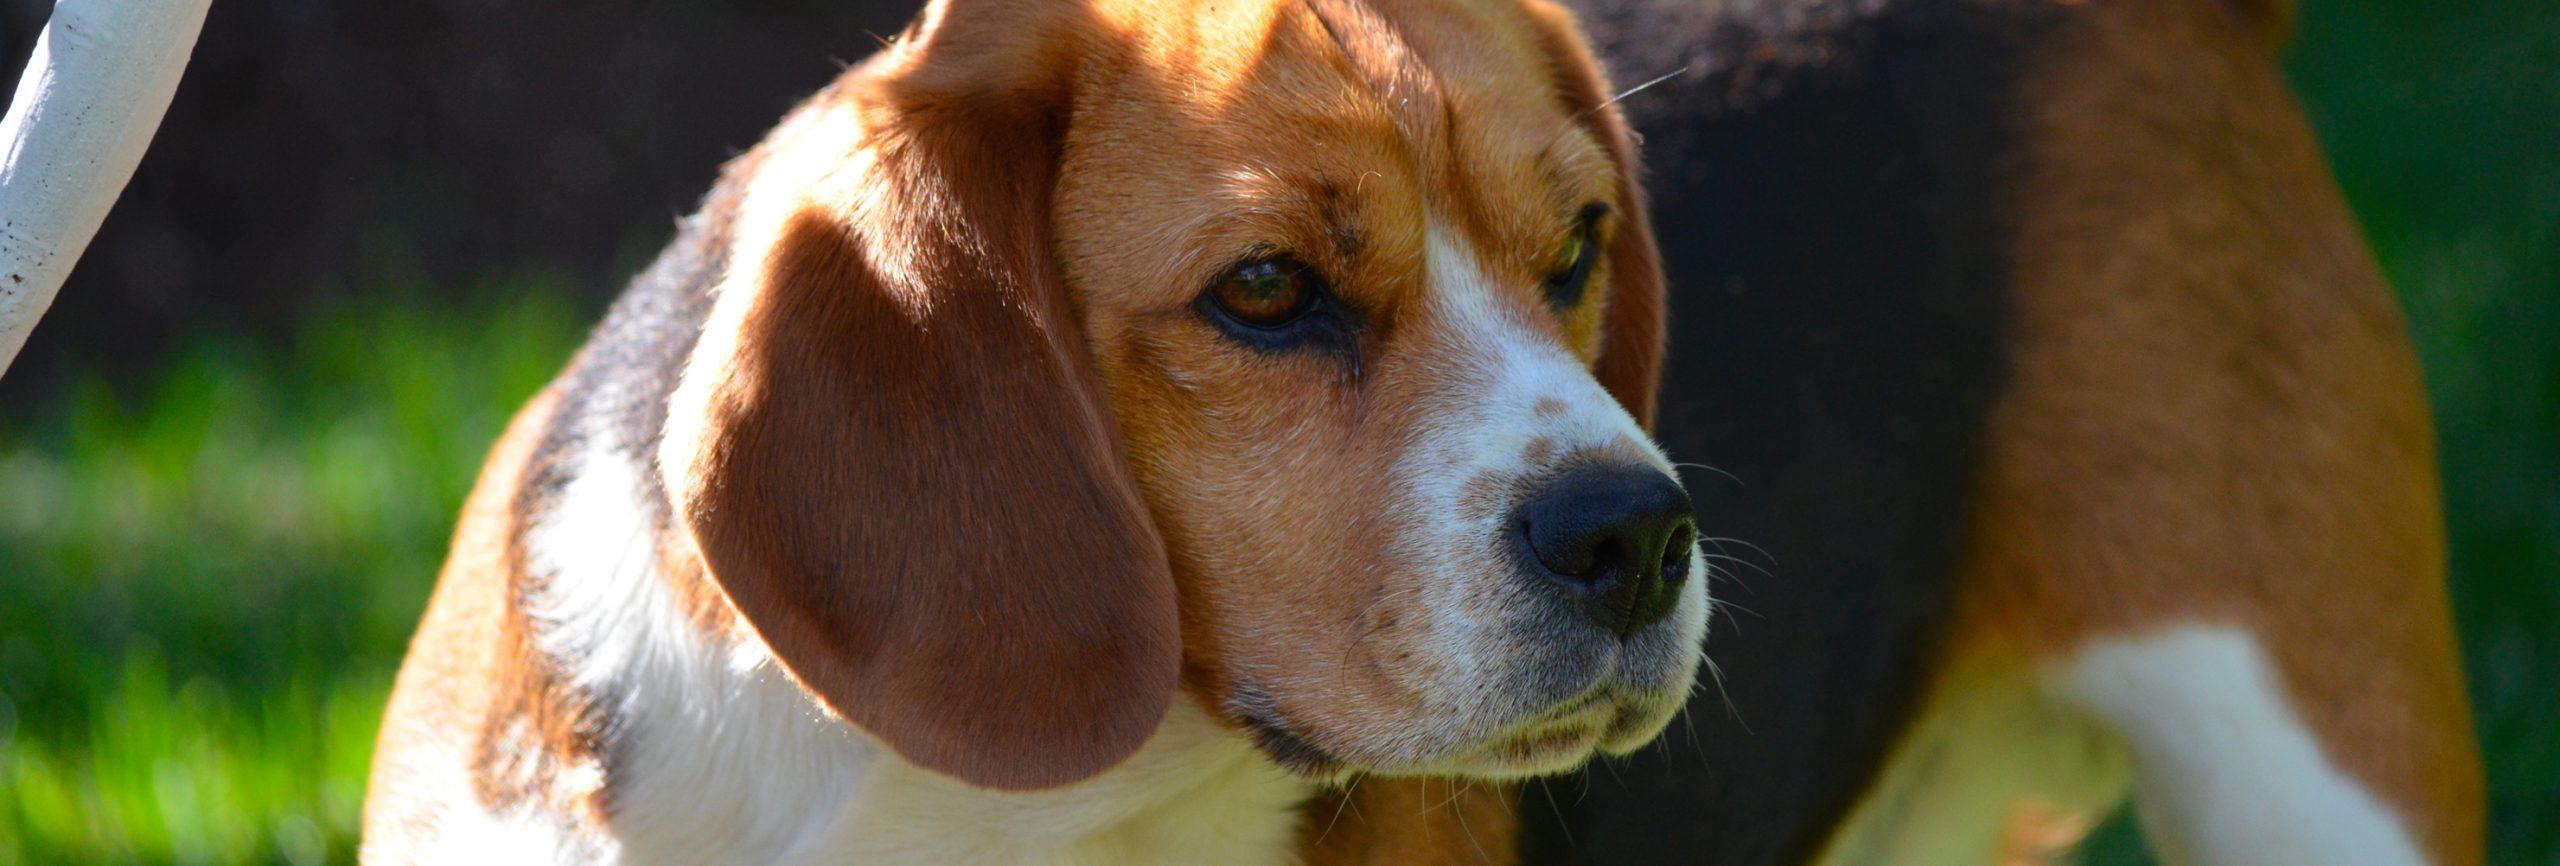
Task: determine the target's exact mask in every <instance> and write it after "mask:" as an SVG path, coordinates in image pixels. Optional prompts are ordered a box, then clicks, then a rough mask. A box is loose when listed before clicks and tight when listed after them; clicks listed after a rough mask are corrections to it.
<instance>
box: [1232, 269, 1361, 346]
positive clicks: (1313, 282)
mask: <svg viewBox="0 0 2560 866" xmlns="http://www.w3.org/2000/svg"><path fill="white" fill-rule="evenodd" d="M1194 307H1195V308H1196V309H1198V310H1199V311H1200V316H1201V318H1204V319H1207V320H1209V323H1210V324H1212V325H1216V326H1217V327H1218V330H1220V331H1224V332H1226V335H1227V336H1228V337H1229V338H1231V339H1233V340H1235V341H1236V342H1239V343H1243V344H1245V345H1247V346H1251V347H1253V348H1256V349H1260V350H1263V351H1266V352H1281V351H1289V350H1293V349H1296V348H1298V347H1300V346H1308V345H1313V346H1316V347H1319V348H1324V349H1332V350H1348V349H1350V347H1351V343H1352V340H1351V334H1352V331H1353V330H1355V329H1356V328H1357V327H1358V325H1359V320H1360V317H1359V315H1358V314H1357V312H1355V311H1354V310H1352V309H1351V308H1350V307H1349V306H1347V305H1345V304H1343V303H1342V302H1341V301H1340V300H1338V299H1336V298H1334V296H1333V293H1332V290H1331V289H1330V288H1328V287H1327V286H1326V285H1325V282H1324V276H1323V275H1322V274H1321V273H1319V272H1318V271H1317V270H1316V269H1315V267H1314V266H1312V265H1309V264H1307V263H1306V262H1303V261H1299V260H1298V259H1295V258H1292V257H1290V256H1287V255H1259V256H1255V257H1253V258H1249V259H1246V260H1244V261H1243V262H1240V263H1238V264H1237V265H1236V266H1234V267H1231V268H1228V269H1227V271H1226V273H1223V274H1219V275H1218V278H1217V279H1216V280H1215V281H1212V282H1211V283H1209V289H1208V290H1207V291H1204V292H1201V293H1200V301H1199V303H1197V304H1195V305H1194Z"/></svg>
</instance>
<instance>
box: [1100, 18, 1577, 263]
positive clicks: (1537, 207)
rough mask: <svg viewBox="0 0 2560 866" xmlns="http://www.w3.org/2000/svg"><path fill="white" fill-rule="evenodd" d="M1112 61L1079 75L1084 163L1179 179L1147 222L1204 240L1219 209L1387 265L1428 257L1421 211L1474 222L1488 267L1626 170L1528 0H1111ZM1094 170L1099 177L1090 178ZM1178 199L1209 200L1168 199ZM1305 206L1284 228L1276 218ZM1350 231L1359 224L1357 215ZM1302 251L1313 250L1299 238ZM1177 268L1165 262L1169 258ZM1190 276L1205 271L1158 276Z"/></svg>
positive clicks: (1208, 246)
mask: <svg viewBox="0 0 2560 866" xmlns="http://www.w3.org/2000/svg"><path fill="white" fill-rule="evenodd" d="M1104 10H1105V11H1106V12H1107V13H1109V14H1106V15H1105V16H1104V17H1103V18H1102V19H1101V21H1100V24H1101V26H1102V30H1103V33H1104V34H1105V39H1106V43H1105V44H1106V45H1108V46H1109V47H1108V48H1106V49H1105V50H1106V51H1107V52H1108V53H1109V55H1110V56H1111V58H1112V59H1111V62H1109V63H1106V64H1104V65H1103V67H1104V69H1105V71H1104V72H1102V73H1101V74H1093V73H1092V72H1090V71H1089V72H1088V73H1087V74H1086V75H1085V76H1084V78H1083V88H1084V91H1085V92H1084V94H1083V96H1082V97H1081V99H1080V105H1081V106H1082V107H1083V109H1085V110H1083V111H1081V112H1080V119H1079V120H1078V121H1077V122H1076V123H1077V126H1078V129H1077V132H1076V133H1075V135H1076V136H1077V138H1076V140H1077V141H1079V142H1080V143H1082V144H1086V145H1100V146H1098V147H1087V148H1083V149H1082V150H1081V153H1079V154H1078V155H1077V156H1076V157H1075V158H1074V159H1073V160H1072V161H1075V162H1078V163H1079V168H1084V169H1090V168H1093V167H1096V166H1097V165H1101V166H1103V168H1104V170H1103V171H1100V172H1092V173H1088V174H1086V175H1085V176H1083V177H1078V178H1071V180H1070V183H1077V184H1085V183H1090V182H1094V181H1097V180H1099V179H1100V178H1104V177H1108V178H1110V179H1111V180H1110V181H1108V182H1105V183H1101V184H1093V185H1109V184H1116V185H1118V186H1119V187H1120V188H1122V189H1124V190H1144V189H1152V190H1158V191H1162V192H1166V193H1172V194H1173V195H1172V196H1170V197H1148V196H1145V195H1144V194H1143V193H1132V194H1134V195H1139V196H1140V197H1142V198H1148V199H1151V201H1150V202H1148V203H1149V204H1152V205H1153V206H1142V207H1138V208H1130V209H1122V212H1123V213H1126V212H1128V211H1129V210H1137V211H1143V212H1145V214H1146V215H1144V216H1141V217H1137V219H1138V220H1139V221H1140V222H1141V223H1143V224H1144V227H1143V228H1142V229H1140V230H1137V231H1135V232H1134V234H1135V235H1137V236H1144V237H1153V238H1164V239H1173V240H1175V241H1176V245H1177V246H1183V247H1201V248H1200V249H1198V250H1197V252H1198V253H1200V255H1196V256H1195V255H1191V254H1189V251H1186V252H1185V253H1184V254H1181V255H1177V256H1176V257H1175V260H1176V261H1179V262H1192V263H1201V262H1207V263H1209V264H1215V263H1216V262H1215V260H1218V259H1221V258H1225V257H1232V254H1233V251H1232V250H1223V249H1217V248H1215V247H1216V246H1217V244H1219V243H1222V242H1224V239H1219V238H1209V237H1207V235H1213V234H1215V233H1216V232H1215V231H1209V232H1204V231H1203V228H1204V227H1208V228H1211V229H1214V228H1215V227H1216V225H1217V224H1218V223H1220V222H1222V221H1226V222H1232V221H1238V220H1242V221H1247V222H1256V223H1259V224H1260V225H1259V227H1258V228H1254V229H1246V230H1239V231H1238V232H1236V234H1239V235H1245V234H1254V233H1256V232H1260V233H1261V235H1262V236H1263V237H1262V239H1264V240H1268V239H1270V236H1272V235H1275V234H1277V235H1280V236H1282V237H1285V238H1292V239H1294V238H1312V237H1323V236H1326V235H1327V234H1328V233H1330V234H1331V236H1332V240H1331V241H1328V245H1339V246H1346V247H1359V248H1360V249H1361V250H1362V251H1363V252H1365V253H1367V254H1370V255H1372V256H1375V257H1377V259H1376V260H1373V261H1371V262H1370V263H1369V264H1370V265H1371V266H1374V267H1375V268H1377V270H1378V271H1379V272H1385V273H1394V272H1418V268H1419V267H1420V266H1421V265H1422V264H1423V258H1424V252H1425V245H1426V244H1425V237H1424V236H1425V234H1426V233H1427V229H1426V226H1434V225H1436V226H1437V227H1438V228H1439V230H1442V231H1454V232H1458V233H1462V234H1463V235H1464V237H1462V238H1458V239H1457V240H1461V241H1463V246H1464V247H1465V248H1466V249H1468V250H1470V251H1472V252H1474V253H1475V254H1478V255H1481V256H1483V257H1485V258H1486V262H1485V264H1486V265H1487V266H1488V267H1489V268H1490V269H1491V270H1493V271H1495V272H1499V273H1504V274H1511V273H1526V272H1529V271H1532V270H1535V269H1537V268H1540V267H1542V266H1544V265H1546V264H1547V263H1548V262H1549V260H1550V259H1551V258H1552V256H1553V255H1554V249H1555V245H1556V244H1557V243H1558V239H1559V238H1560V237H1561V236H1562V235H1563V234H1565V233H1566V232H1567V231H1569V230H1570V228H1571V225H1572V221H1573V219H1574V215H1575V214H1576V212H1577V211H1579V210H1580V209H1581V208H1582V206H1583V205H1585V204H1587V203H1589V202H1593V201H1608V200H1609V199H1611V198H1612V197H1613V196H1612V195H1611V192H1612V189H1613V187H1614V184H1615V183H1616V179H1615V176H1614V168H1613V163H1612V162H1611V160H1610V158H1609V155H1608V152H1607V151H1606V150H1605V149H1604V148H1603V147H1602V146H1601V144H1600V142H1599V140H1598V139H1597V138H1596V137H1595V136H1594V134H1593V132H1592V130H1591V128H1590V126H1589V124H1587V123H1586V122H1584V121H1585V120H1586V119H1585V118H1581V117H1577V116H1575V115H1574V114H1572V113H1571V112H1570V111H1568V109H1567V106H1566V102H1565V100H1564V99H1563V98H1562V95H1561V92H1560V90H1559V84H1558V81H1557V79H1556V71H1555V68H1554V64H1555V63H1557V62H1558V60H1557V59H1556V58H1553V57H1549V56H1548V55H1547V53H1546V50H1545V48H1544V44H1545V43H1544V42H1543V41H1542V40H1541V37H1540V34H1539V32H1538V31H1537V30H1536V25H1535V24H1534V23H1533V22H1532V21H1530V20H1529V19H1528V18H1527V17H1526V16H1525V15H1524V14H1522V10H1520V9H1519V8H1517V7H1516V6H1510V5H1498V6H1492V5H1489V6H1484V7H1478V6H1473V5H1468V4H1465V3H1456V2H1444V0H1411V2H1407V0H1274V2H1268V3H1242V4H1235V3H1227V4H1219V5H1218V6H1217V7H1216V8H1214V9H1194V8H1191V7H1190V6H1189V5H1187V4H1159V3H1131V4H1116V5H1107V6H1106V7H1104ZM1088 188H1089V187H1088ZM1170 201H1190V202H1198V203H1199V204H1200V206H1199V207H1189V206H1164V205H1163V204H1162V203H1164V202H1170ZM1290 223H1299V224H1303V225H1299V226H1297V227H1295V228H1293V229H1292V230H1290V231H1286V232H1271V231H1267V229H1270V228H1272V227H1274V226H1276V225H1282V224H1290ZM1346 229H1356V231H1352V230H1346ZM1302 252H1303V251H1302ZM1167 267H1168V268H1171V265H1170V264H1168V265H1167ZM1147 276H1148V277H1149V279H1144V280H1140V281H1137V282H1140V283H1142V284H1148V285H1184V284H1188V283H1191V282H1196V281H1197V280H1198V279H1200V278H1202V275H1200V274H1192V273H1177V272H1173V271H1171V270H1168V271H1167V272H1164V273H1157V274H1149V275H1147Z"/></svg>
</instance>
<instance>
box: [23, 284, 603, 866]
mask: <svg viewBox="0 0 2560 866" xmlns="http://www.w3.org/2000/svg"><path fill="white" fill-rule="evenodd" d="M565 294H566V293H563V292H559V291H557V290H556V289H555V290H549V291H537V290H532V289H525V290H521V291H514V292H510V293H509V294H508V297H509V298H510V299H509V300H504V301H490V302H485V303H481V304H476V305H471V306H468V307H465V308H452V307H445V306H437V305H433V304H428V303H422V302H399V303H391V304H388V305H384V306H379V307H368V308H364V309H348V310H340V311H336V312H333V313H327V314H323V315H321V316H319V317H318V318H317V320H316V322H315V324H313V325H312V326H311V327H309V328H307V329H305V330H304V331H302V332H301V334H300V336H299V337H298V338H296V339H294V340H293V341H292V342H291V344H290V345H287V346H282V347H275V346H263V345H252V344H247V343H241V342H236V341H231V340H226V339H223V338H221V337H204V338H200V339H198V340H197V342H196V343H195V344H194V345H192V346H189V347H187V348H186V349H184V350H183V351H181V352H180V354H179V355H178V356H177V359H176V360H175V362H174V363H173V364H172V365H171V366H170V367H169V368H168V369H167V372H166V373H165V374H164V375H163V376H162V378H161V379H160V380H159V381H158V383H157V384H156V385H154V386H152V387H150V388H148V389H147V391H146V392H144V393H143V394H141V395H139V396H138V398H135V399H132V400H130V401H127V400H120V399H118V397H117V396H115V395H112V394H110V393H109V392H108V391H107V389H106V388H104V387H103V386H98V385H89V386H85V387H81V388H77V389H74V391H73V393H72V394H71V396H69V397H68V398H67V399H65V400H63V401H61V404H60V405H59V406H57V407H55V408H54V409H53V410H51V411H49V412H45V413H41V414H40V415H39V416H38V417H36V418H34V419H31V420H30V421H29V422H28V423H0V491H6V492H7V495H6V496H5V497H0V864H13V863H128V862H136V863H140V862H148V863H259V862H275V863H294V864H304V863H322V862H346V861H348V860H351V859H352V857H353V853H354V849H353V841H354V839H355V833H356V829H357V815H358V809H359V806H360V805H361V802H362V799H363V794H364V787H363V786H364V778H365V772H366V766H367V760H368V756H369V754H370V751H371V748H372V743H373V735H374V726H375V723H376V721H377V719H378V718H379V716H380V714H381V711H382V703H383V701H384V699H385V697H386V696H387V695H388V694H389V690H390V683H391V674H392V671H393V670H394V669H395V668H396V667H397V666H398V663H399V656H400V653H401V651H402V650H403V648H404V647H405V646H406V643H407V638H408V634H409V631H410V629H412V628H413V627H415V625H416V622H417V617H418V612H419V611H420V610H421V609H422V608H423V606H424V604H425V600H426V593H427V590H428V588H429V586H430V583H431V582H432V579H433V576H434V573H435V569H436V567H437V564H438V563H439V562H440V561H441V560H442V558H443V555H444V548H445V544H446V534H447V533H448V532H449V531H450V529H451V526H452V520H453V515H454V514H455V512H456V511H457V510H458V509H459V508H460V507H461V501H462V497H463V496H464V494H466V493H468V492H469V485H470V484H471V481H472V478H473V476H474V474H475V473H476V472H477V470H478V467H479V463H480V460H481V458H482V456H483V455H484V453H485V451H486V449H487V448H488V445H489V443H490V441H491V440H493V439H494V438H495V436H496V435H497V431H498V430H499V429H500V428H501V427H503V426H504V424H505V421H506V418H507V415H508V413H509V412H511V411H512V410H513V408H514V406H515V405H516V404H517V403H518V402H520V401H521V400H523V399H524V398H525V397H526V396H528V395H530V394H531V393H532V392H533V391H534V390H535V389H537V388H539V387H540V386H541V384H542V383H543V382H544V381H545V380H547V379H548V378H549V377H550V375H551V374H552V373H553V372H554V371H555V370H556V369H557V368H558V367H559V366H560V364H561V363H562V362H563V361H564V360H565V359H566V358H567V357H568V355H569V353H570V351H571V350H573V349H574V348H575V343H576V339H577V336H578V335H579V333H580V332H581V331H582V329H583V325H584V321H583V320H584V319H585V316H584V315H582V314H580V313H577V312H575V311H573V310H571V309H570V308H569V305H568V304H567V303H566V302H565V301H563V300H560V299H561V298H563V297H565Z"/></svg>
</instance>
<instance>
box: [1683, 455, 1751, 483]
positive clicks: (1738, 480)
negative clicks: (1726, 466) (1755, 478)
mask: <svg viewBox="0 0 2560 866" xmlns="http://www.w3.org/2000/svg"><path fill="white" fill-rule="evenodd" d="M1671 467H1672V468H1674V469H1696V470H1699V471H1702V472H1713V473H1715V474H1717V475H1722V476H1724V477H1725V479H1726V480H1728V481H1732V482H1733V486H1735V487H1749V486H1751V485H1748V484H1744V483H1742V476H1740V475H1735V474H1733V473H1731V472H1726V471H1724V470H1722V469H1718V468H1715V467H1713V466H1709V465H1707V464H1704V463H1682V462H1678V461H1673V462H1672V464H1671Z"/></svg>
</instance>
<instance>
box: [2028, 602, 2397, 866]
mask: <svg viewBox="0 0 2560 866" xmlns="http://www.w3.org/2000/svg"><path fill="white" fill-rule="evenodd" d="M2048 687H2049V688H2050V689H2051V691H2052V692H2053V693H2054V694H2055V695H2056V696H2057V697H2058V698H2060V699H2061V700H2062V701H2063V702H2065V703H2067V704H2070V705H2072V706H2075V707H2078V708H2080V709H2082V710H2084V711H2086V712H2088V713H2090V714H2091V715H2094V716H2096V717H2097V718H2099V719H2101V720H2103V721H2104V722H2105V723H2107V724H2108V725H2109V726H2111V727H2112V728H2114V729H2115V730H2116V731H2117V732H2119V733H2120V734H2122V735H2123V737H2124V738H2125V741H2126V743H2127V744H2128V745H2129V746H2130V747H2131V748H2132V752H2133V758H2134V761H2133V787H2134V799H2135V804H2136V807H2137V809H2138V810H2139V811H2140V813H2141V818H2142V824H2143V829H2144V830H2145V835H2147V836H2148V837H2149V838H2150V840H2151V844H2152V847H2153V848H2154V849H2155V850H2158V851H2159V852H2160V853H2161V854H2162V855H2163V856H2164V857H2165V858H2167V859H2168V860H2169V861H2170V862H2173V863H2195V864H2217V866H2218V864H2301V866H2402V864H2410V866H2414V864H2420V863H2425V862H2427V860H2426V858H2425V857H2423V856H2421V855H2420V854H2419V853H2418V846H2417V844H2416V843H2415V842H2414V841H2413V840H2412V838H2411V837H2410V834H2409V832H2408V830H2407V829H2406V828H2405V827H2403V826H2402V825H2401V823H2400V821H2399V819H2398V818H2397V817H2395V816H2394V815H2393V814H2392V813H2391V811H2390V810H2389V809H2388V808H2385V807H2384V806H2383V805H2382V803H2381V802H2380V801H2378V800H2376V799H2375V798H2374V796H2373V795H2372V793H2370V792H2368V791H2366V790H2365V788H2364V786H2362V785H2360V784H2358V783H2357V782H2356V780H2354V779H2352V778H2349V777H2347V775H2346V774H2344V773H2341V772H2339V770H2338V768H2337V767H2336V766H2335V765H2333V764H2331V763H2330V762H2329V759H2328V757H2327V756H2326V755H2325V754H2323V753H2322V750H2321V744H2320V741H2319V739H2318V738H2316V737H2315V736H2313V734H2312V732H2311V730H2310V729H2309V728H2306V727H2304V726H2303V724H2302V721H2301V720H2300V719H2299V718H2296V717H2295V716H2294V713H2293V710H2292V708H2291V707H2290V706H2289V705H2288V701H2287V697H2286V694H2285V689H2284V684H2283V682H2282V681H2281V680H2280V679H2279V677H2278V675H2277V674H2276V672H2275V670H2274V669H2273V668H2272V667H2271V666H2270V665H2269V664H2268V663H2267V659H2266V656H2265V653H2264V652H2263V651H2262V650H2260V648H2259V647H2258V643H2257V640H2256V639H2255V638H2254V637H2253V636H2251V635H2250V634H2249V633H2248V632H2246V631H2242V630H2239V629H2233V628H2216V627H2206V626H2182V627H2175V628H2168V629H2163V630H2160V631H2156V632H2152V633H2150V634H2146V635H2141V636H2137V637H2123V638H2115V639H2110V640H2104V641H2099V642H2096V643H2093V644H2091V645H2089V646H2088V647H2086V648H2084V649H2082V650H2081V651H2080V652H2078V653H2077V654H2075V655H2074V656H2073V658H2072V659H2071V660H2070V661H2069V662H2068V663H2066V664H2064V665H2062V666H2061V667H2059V668H2057V669H2055V670H2054V671H2052V672H2051V674H2050V675H2049V677H2048Z"/></svg>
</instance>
